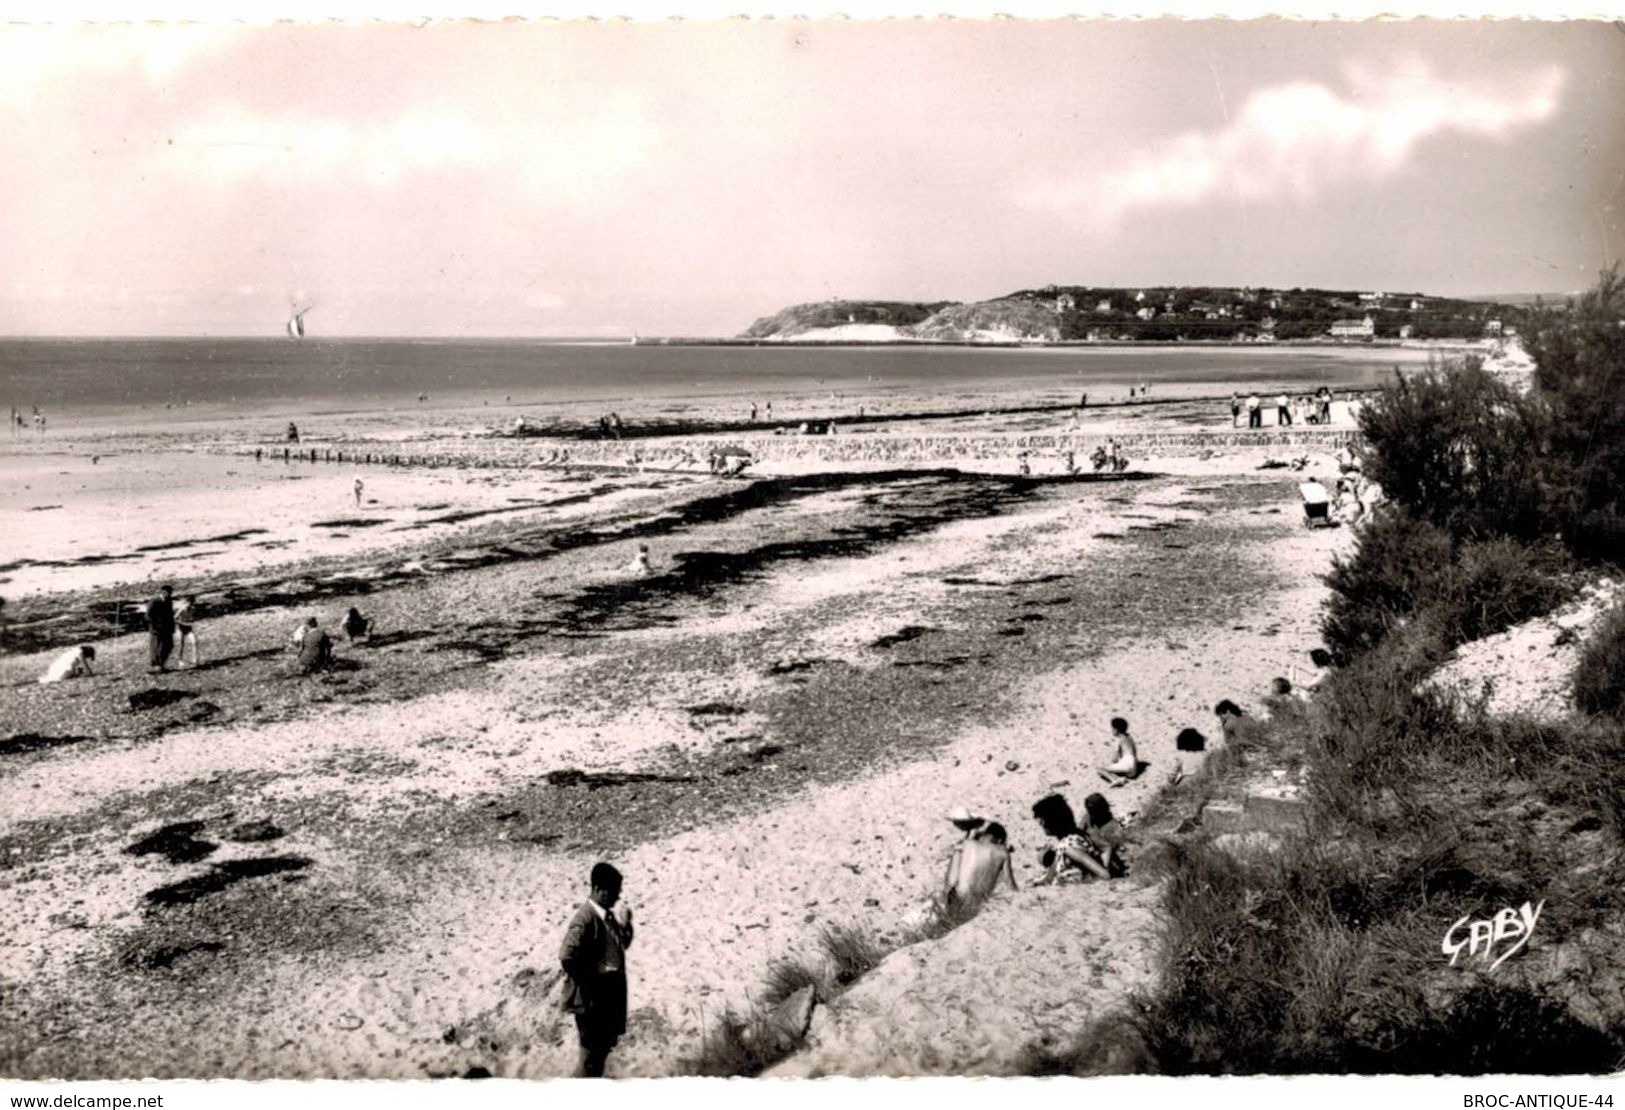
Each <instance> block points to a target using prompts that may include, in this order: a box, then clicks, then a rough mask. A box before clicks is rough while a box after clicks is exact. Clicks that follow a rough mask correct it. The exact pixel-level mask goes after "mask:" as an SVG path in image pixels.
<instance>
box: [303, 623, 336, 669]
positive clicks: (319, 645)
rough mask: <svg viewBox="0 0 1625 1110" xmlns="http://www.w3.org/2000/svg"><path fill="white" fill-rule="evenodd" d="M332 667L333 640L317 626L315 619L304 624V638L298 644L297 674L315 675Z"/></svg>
mask: <svg viewBox="0 0 1625 1110" xmlns="http://www.w3.org/2000/svg"><path fill="white" fill-rule="evenodd" d="M332 665H333V640H332V638H331V637H330V636H328V634H327V632H326V630H325V629H322V628H320V627H318V626H317V624H316V618H315V617H311V618H310V620H309V621H308V622H306V627H305V635H304V638H303V639H302V640H301V641H300V643H299V673H300V674H315V673H317V672H318V671H325V670H327V668H329V667H331V666H332Z"/></svg>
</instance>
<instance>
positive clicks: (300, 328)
mask: <svg viewBox="0 0 1625 1110" xmlns="http://www.w3.org/2000/svg"><path fill="white" fill-rule="evenodd" d="M315 307H316V306H315V305H309V306H307V307H305V308H299V309H295V310H294V314H293V315H292V316H290V317H288V338H289V339H303V338H304V337H305V313H307V312H309V311H310V310H311V309H312V308H315Z"/></svg>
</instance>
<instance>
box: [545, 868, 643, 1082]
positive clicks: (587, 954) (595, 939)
mask: <svg viewBox="0 0 1625 1110" xmlns="http://www.w3.org/2000/svg"><path fill="white" fill-rule="evenodd" d="M621 881H622V880H621V873H620V872H619V871H617V870H616V869H615V868H614V867H613V866H612V865H610V864H608V863H595V864H593V868H592V872H591V874H590V875H589V876H588V884H589V886H590V887H591V893H590V895H589V896H588V898H587V900H586V901H585V902H583V903H582V904H581V906H580V908H578V909H577V910H576V912H575V916H573V917H571V918H570V924H569V927H568V928H566V929H565V931H564V941H563V943H562V944H560V945H559V964H560V966H561V967H563V968H564V975H565V987H564V1009H565V1011H566V1012H568V1013H571V1014H574V1015H575V1020H576V1034H577V1037H578V1038H579V1040H580V1056H579V1058H578V1060H577V1063H576V1071H575V1074H576V1077H577V1078H578V1079H597V1078H601V1077H602V1076H603V1074H604V1065H605V1063H606V1062H607V1061H608V1060H609V1054H610V1052H611V1051H613V1050H614V1048H615V1044H616V1042H617V1041H619V1040H620V1039H621V1034H623V1033H625V1032H626V950H627V949H628V948H630V947H631V946H632V911H631V910H630V909H628V908H627V907H625V906H622V907H621V908H620V910H619V911H618V912H614V911H615V904H616V903H617V902H619V901H620V899H621Z"/></svg>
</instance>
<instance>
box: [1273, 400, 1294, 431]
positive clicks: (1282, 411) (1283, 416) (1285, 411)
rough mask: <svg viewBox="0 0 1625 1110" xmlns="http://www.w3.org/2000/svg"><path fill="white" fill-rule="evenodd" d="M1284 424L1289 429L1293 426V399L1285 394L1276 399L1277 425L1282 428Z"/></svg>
mask: <svg viewBox="0 0 1625 1110" xmlns="http://www.w3.org/2000/svg"><path fill="white" fill-rule="evenodd" d="M1283 424H1285V425H1286V426H1287V427H1289V428H1290V427H1291V426H1292V398H1290V397H1288V396H1287V395H1286V394H1285V393H1282V394H1281V395H1280V396H1279V397H1277V398H1275V425H1276V427H1280V426H1281V425H1283Z"/></svg>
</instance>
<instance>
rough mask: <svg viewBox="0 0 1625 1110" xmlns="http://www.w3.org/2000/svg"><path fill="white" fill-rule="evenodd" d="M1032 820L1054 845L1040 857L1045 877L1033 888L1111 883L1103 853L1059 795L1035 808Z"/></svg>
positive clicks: (1035, 804) (1048, 797) (1046, 799)
mask: <svg viewBox="0 0 1625 1110" xmlns="http://www.w3.org/2000/svg"><path fill="white" fill-rule="evenodd" d="M1033 816H1034V817H1035V818H1037V820H1038V823H1039V825H1041V826H1042V827H1043V829H1044V835H1046V836H1048V837H1050V839H1051V840H1052V841H1053V842H1054V843H1052V844H1051V845H1050V846H1049V847H1048V848H1046V849H1044V852H1043V854H1042V855H1041V856H1040V857H1039V858H1040V861H1041V862H1042V863H1043V865H1044V876H1043V878H1041V879H1039V880H1038V881H1037V882H1036V883H1034V884H1033V885H1035V886H1056V885H1061V886H1064V885H1067V884H1070V883H1081V882H1087V881H1088V880H1090V879H1109V878H1111V872H1110V871H1108V870H1107V869H1106V865H1105V864H1104V863H1102V862H1101V853H1100V850H1099V849H1098V848H1097V847H1096V846H1095V844H1094V843H1093V842H1092V841H1091V840H1090V839H1089V836H1088V834H1087V833H1086V832H1085V831H1084V830H1083V829H1080V828H1079V827H1078V819H1077V818H1076V817H1075V816H1074V815H1073V813H1072V807H1071V806H1069V805H1067V804H1066V799H1065V798H1063V797H1061V796H1060V795H1059V794H1048V795H1046V796H1044V797H1042V798H1040V799H1038V801H1037V802H1035V803H1034V804H1033Z"/></svg>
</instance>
